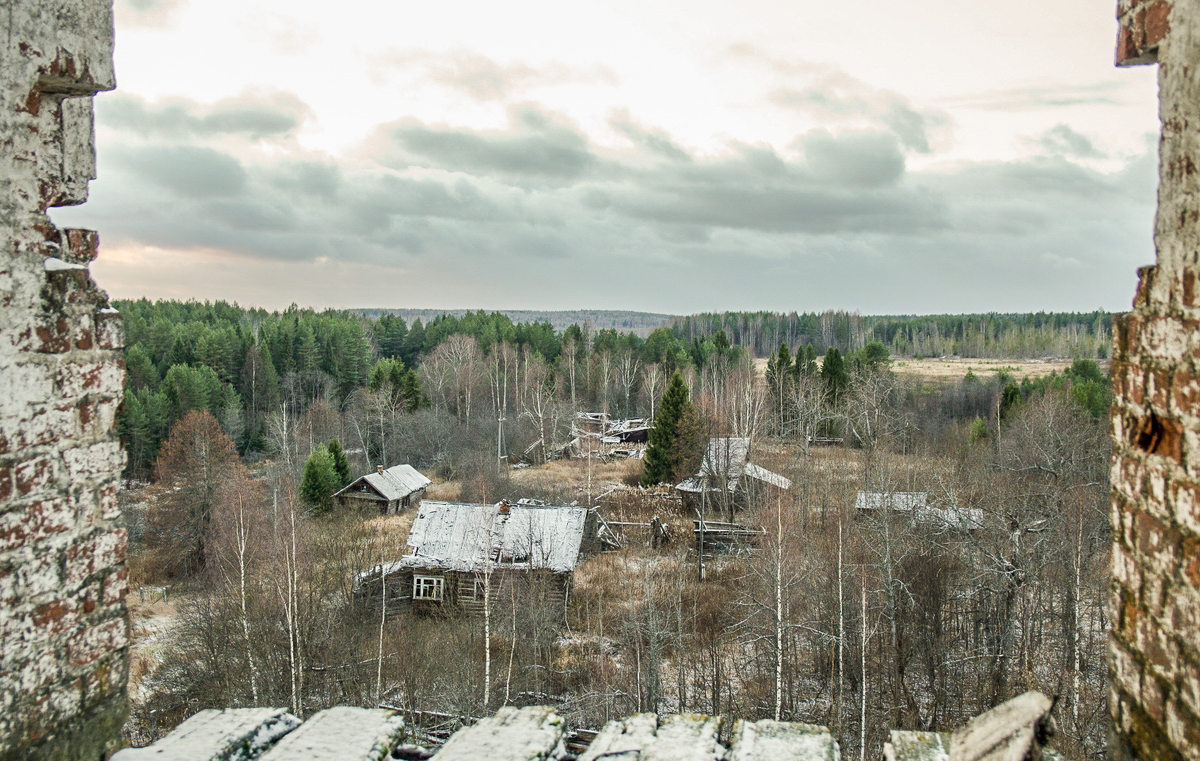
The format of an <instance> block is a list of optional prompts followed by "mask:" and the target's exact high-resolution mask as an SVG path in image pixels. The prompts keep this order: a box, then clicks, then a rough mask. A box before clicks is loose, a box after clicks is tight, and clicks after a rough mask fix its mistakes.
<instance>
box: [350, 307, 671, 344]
mask: <svg viewBox="0 0 1200 761" xmlns="http://www.w3.org/2000/svg"><path fill="white" fill-rule="evenodd" d="M350 311H352V312H357V313H359V314H365V315H367V316H370V317H378V316H379V315H381V314H394V315H396V316H397V317H402V318H404V321H405V322H407V323H412V321H413V320H416V319H418V318H420V320H421V322H423V323H428V322H429V321H430V320H432V319H433V318H434V317H437V316H438V315H441V314H449V315H454V316H455V317H462V316H463V315H465V314H466V313H467V312H476V311H479V310H476V309H352V310H350ZM484 311H487V312H493V311H495V312H499V313H500V314H502V315H504V316H505V317H507V318H508V319H510V320H512V321H513V322H548V323H550V324H551V325H553V326H554V329H555V330H563V329H564V328H567V327H569V326H571V325H573V324H578V325H583V324H585V323H587V324H590V325H591V326H592V328H593V329H595V330H603V329H604V328H614V329H616V330H619V331H621V332H622V333H628V332H633V333H636V334H637V335H639V336H642V337H643V338H644V337H646V336H648V335H650V333H651V332H653V330H654V329H655V328H658V327H661V326H663V325H665V324H666V323H667V322H669V321H670V320H673V319H675V317H676V315H671V314H656V313H654V312H624V311H620V310H608V309H574V310H570V311H565V312H544V311H537V310H532V309H495V310H484Z"/></svg>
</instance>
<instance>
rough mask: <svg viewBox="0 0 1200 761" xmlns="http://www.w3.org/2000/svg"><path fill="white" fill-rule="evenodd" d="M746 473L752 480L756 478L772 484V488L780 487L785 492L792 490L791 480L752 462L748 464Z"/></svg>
mask: <svg viewBox="0 0 1200 761" xmlns="http://www.w3.org/2000/svg"><path fill="white" fill-rule="evenodd" d="M745 473H746V475H747V476H749V477H750V478H756V479H758V480H759V481H763V482H765V483H768V484H771V485H772V486H778V487H779V488H780V489H783V490H785V491H786V490H788V489H790V488H792V480H791V479H790V478H786V477H784V476H781V475H779V474H778V473H773V472H772V471H769V470H767V469H766V468H763V467H759V466H758V465H755V464H754V463H752V462H748V463H746V470H745Z"/></svg>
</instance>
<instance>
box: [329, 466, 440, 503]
mask: <svg viewBox="0 0 1200 761" xmlns="http://www.w3.org/2000/svg"><path fill="white" fill-rule="evenodd" d="M362 481H366V482H367V483H368V484H370V486H371V488H372V489H374V490H375V491H377V492H378V493H379V494H380V495H381V496H382V497H383V498H384V499H386V500H387V501H388V502H394V501H395V500H398V499H404V498H405V497H407V496H408V495H409V494H412V493H413V492H415V491H417V490H419V489H423V488H425V487H426V486H428V485H429V484H431V483H433V482H432V481H430V480H429V479H428V478H426V477H425V476H423V475H421V473H420V472H419V471H418V470H417V469H416V468H414V467H413V466H411V465H407V464H406V465H393V466H392V467H390V468H388V469H387V470H382V471H376V472H374V473H368V474H367V475H365V476H363V477H361V478H359V479H357V480H356V481H354V482H353V483H351V484H350V485H349V486H347V487H346V488H345V489H342V490H341V491H339V492H338V493H337V494H334V495H333V496H335V497H336V496H338V494H342V493H345V492H348V491H360V489H359V488H358V485H359V483H360V482H362Z"/></svg>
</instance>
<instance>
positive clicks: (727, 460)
mask: <svg viewBox="0 0 1200 761" xmlns="http://www.w3.org/2000/svg"><path fill="white" fill-rule="evenodd" d="M749 457H750V439H748V438H714V439H709V440H708V447H707V448H706V449H705V450H704V460H703V462H701V463H700V472H699V473H697V474H696V475H694V476H692V477H691V478H688V479H687V480H685V481H684V482H683V483H681V484H679V485H678V486H677V487H675V488H677V489H679V490H680V491H686V492H700V491H703V490H704V489H705V488H707V489H708V490H709V491H715V490H718V489H720V487H719V486H718V485H717V484H715V483H713V481H714V477H717V478H719V477H720V476H724V477H725V479H726V484H725V490H727V491H730V492H732V491H736V490H737V488H738V482H739V481H740V480H741V477H742V476H747V477H749V478H753V479H756V480H758V481H762V482H764V483H768V484H771V485H772V486H777V487H779V488H780V489H785V490H786V489H790V488H792V482H791V480H790V479H788V478H785V477H784V476H781V475H779V474H778V473H773V472H771V471H769V470H767V469H766V468H763V467H760V466H758V465H755V464H754V463H752V462H749Z"/></svg>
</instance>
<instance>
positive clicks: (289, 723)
mask: <svg viewBox="0 0 1200 761" xmlns="http://www.w3.org/2000/svg"><path fill="white" fill-rule="evenodd" d="M298 726H300V720H299V719H297V718H296V717H295V716H292V715H291V714H290V713H288V712H287V710H286V709H284V708H229V709H226V710H224V711H218V710H215V709H212V708H210V709H207V710H204V711H200V712H199V713H197V714H196V715H195V716H192V717H191V718H189V719H188V720H187V721H185V722H183V723H182V724H180V725H179V726H178V727H176V728H175V729H174V730H172V731H171V733H170V734H168V735H167V736H166V737H163V738H162V739H160V740H158V742H156V743H154V744H153V745H151V746H149V747H146V748H126V749H125V750H122V751H119V752H117V753H116V754H115V755H114V756H113V757H112V761H150V759H154V761H251V760H252V759H256V758H258V757H259V756H261V755H262V754H263V752H265V751H266V750H267V749H268V748H270V747H271V746H272V745H274V744H275V742H276V741H278V740H279V738H281V737H283V736H284V735H286V734H287V733H289V732H291V731H292V730H294V729H295V728H296V727H298Z"/></svg>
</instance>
